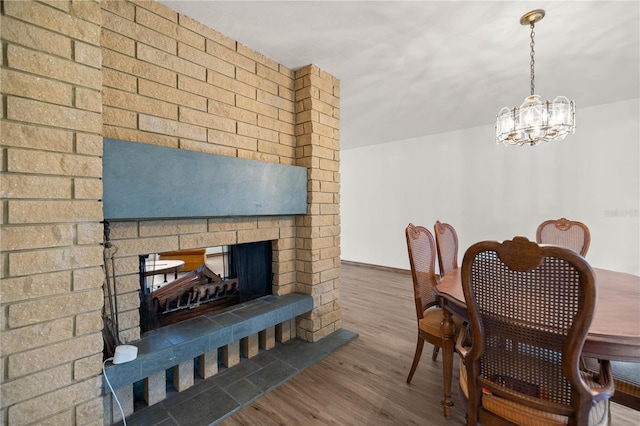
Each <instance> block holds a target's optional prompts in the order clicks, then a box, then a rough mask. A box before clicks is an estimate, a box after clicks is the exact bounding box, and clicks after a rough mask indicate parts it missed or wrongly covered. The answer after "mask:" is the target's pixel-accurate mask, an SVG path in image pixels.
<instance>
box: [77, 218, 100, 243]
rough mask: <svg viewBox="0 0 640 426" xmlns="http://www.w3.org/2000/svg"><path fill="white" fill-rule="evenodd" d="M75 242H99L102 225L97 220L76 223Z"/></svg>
mask: <svg viewBox="0 0 640 426" xmlns="http://www.w3.org/2000/svg"><path fill="white" fill-rule="evenodd" d="M77 229H78V234H77V236H76V242H77V243H78V244H101V243H102V239H103V238H102V234H103V225H102V224H101V223H99V222H83V223H79V224H78V228H77Z"/></svg>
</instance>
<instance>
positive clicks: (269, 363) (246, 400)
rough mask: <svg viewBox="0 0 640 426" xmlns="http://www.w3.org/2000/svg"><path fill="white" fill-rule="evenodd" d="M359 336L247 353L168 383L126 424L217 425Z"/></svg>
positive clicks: (291, 343) (342, 333)
mask: <svg viewBox="0 0 640 426" xmlns="http://www.w3.org/2000/svg"><path fill="white" fill-rule="evenodd" d="M355 337H357V334H356V333H354V332H352V331H349V330H345V329H340V330H338V331H336V332H334V333H332V334H331V335H329V336H327V337H325V338H324V339H322V340H320V341H319V342H316V343H309V342H305V341H303V340H300V339H292V340H290V341H288V342H286V343H277V344H276V346H275V347H274V348H273V349H270V350H268V351H260V353H259V354H258V355H256V356H255V357H253V358H250V359H246V358H243V359H242V360H241V362H240V363H239V364H238V365H236V366H234V367H232V368H224V367H223V366H220V367H219V368H220V370H219V373H218V374H216V375H215V376H213V377H211V378H209V379H206V380H204V379H201V378H196V381H195V384H194V385H193V386H192V387H191V388H189V389H187V390H185V391H183V392H177V391H175V390H174V389H173V387H171V386H170V385H168V386H167V398H166V399H165V400H163V401H162V402H159V403H157V404H155V405H152V406H150V407H143V408H139V407H136V412H135V413H134V414H132V415H131V416H130V417H128V418H127V425H130V426H136V425H139V426H153V425H162V426H169V425H176V426H187V425H188V426H194V425H215V424H217V423H218V422H220V421H221V420H223V419H224V418H226V417H228V416H229V415H231V414H233V413H234V412H236V411H238V410H240V409H241V408H243V407H244V406H246V405H248V404H250V403H251V402H253V401H255V400H256V399H258V398H259V397H260V396H262V395H264V394H265V393H267V392H269V391H271V390H272V389H275V388H276V387H277V386H279V385H280V384H282V383H284V382H286V381H287V380H289V379H291V378H293V377H294V376H296V375H297V374H298V373H300V372H302V371H303V370H305V369H306V368H307V367H309V366H311V365H313V364H315V363H316V362H318V361H320V360H322V359H323V358H324V357H326V356H327V355H329V354H330V353H332V352H333V351H335V350H337V349H338V348H340V347H342V346H343V345H345V344H347V343H348V342H350V341H351V340H352V339H354V338H355ZM168 372H169V374H170V373H171V369H169V370H168ZM170 379H171V378H170V377H169V378H168V380H167V383H171V380H170ZM141 392H142V386H138V385H137V386H135V387H134V395H135V396H136V404H144V402H141V401H142V397H141V396H140V397H138V395H139V394H140V393H141ZM119 424H122V423H121V422H120V423H119Z"/></svg>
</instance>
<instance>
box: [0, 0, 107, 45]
mask: <svg viewBox="0 0 640 426" xmlns="http://www.w3.org/2000/svg"><path fill="white" fill-rule="evenodd" d="M6 3H7V4H6V5H5V14H7V15H9V16H14V17H16V18H19V19H21V20H24V21H28V22H32V23H34V24H36V25H37V26H40V27H43V28H47V29H50V30H52V31H54V32H56V33H61V34H65V35H67V36H69V37H71V38H75V39H78V40H82V41H85V42H88V43H91V44H94V45H99V43H100V26H99V25H96V24H93V23H91V22H87V21H83V20H80V19H75V18H74V17H72V16H70V15H69V14H67V13H66V12H59V11H56V10H55V9H52V8H50V7H48V6H47V5H44V4H41V3H36V2H22V1H17V2H6Z"/></svg>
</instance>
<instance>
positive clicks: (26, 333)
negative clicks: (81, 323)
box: [0, 318, 100, 356]
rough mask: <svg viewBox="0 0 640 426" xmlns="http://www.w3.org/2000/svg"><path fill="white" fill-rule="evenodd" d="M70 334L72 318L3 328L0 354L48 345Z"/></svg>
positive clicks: (71, 334) (0, 339)
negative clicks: (16, 327)
mask: <svg viewBox="0 0 640 426" xmlns="http://www.w3.org/2000/svg"><path fill="white" fill-rule="evenodd" d="M99 330H100V329H99ZM99 330H98V331H99ZM72 336H73V318H61V319H57V320H54V321H49V322H46V323H41V324H36V325H33V326H27V327H21V328H19V329H9V330H4V331H3V332H2V334H1V335H0V342H2V344H1V345H0V356H7V355H10V354H13V353H17V352H21V351H25V350H29V349H33V348H37V347H40V346H45V345H49V344H52V343H56V342H59V341H61V340H65V339H68V338H70V337H72Z"/></svg>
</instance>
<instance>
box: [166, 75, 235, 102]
mask: <svg viewBox="0 0 640 426" xmlns="http://www.w3.org/2000/svg"><path fill="white" fill-rule="evenodd" d="M178 89H180V90H181V91H186V92H190V93H195V94H197V95H199V96H204V97H206V98H209V99H211V100H214V101H218V102H223V103H225V104H233V103H234V102H235V94H234V93H233V92H232V91H230V90H227V89H223V88H220V87H216V86H214V85H212V84H209V83H206V82H204V81H200V80H196V79H195V78H191V77H189V76H186V75H179V76H178Z"/></svg>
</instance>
